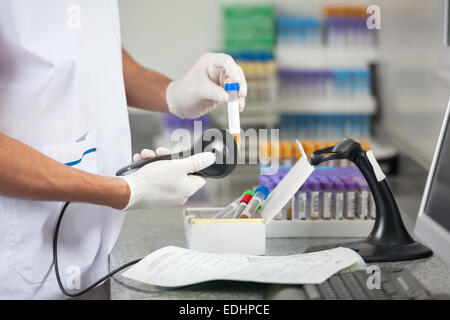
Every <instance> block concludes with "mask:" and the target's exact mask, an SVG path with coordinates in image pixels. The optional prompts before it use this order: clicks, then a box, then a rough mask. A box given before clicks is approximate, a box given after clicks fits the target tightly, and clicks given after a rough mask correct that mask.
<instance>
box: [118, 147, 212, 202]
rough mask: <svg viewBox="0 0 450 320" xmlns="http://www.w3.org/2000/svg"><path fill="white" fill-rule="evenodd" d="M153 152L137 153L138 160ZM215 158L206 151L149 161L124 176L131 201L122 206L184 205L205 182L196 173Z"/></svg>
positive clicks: (162, 150) (158, 150) (158, 152)
mask: <svg viewBox="0 0 450 320" xmlns="http://www.w3.org/2000/svg"><path fill="white" fill-rule="evenodd" d="M167 151H168V150H167V149H162V148H161V149H157V150H156V154H157V155H161V154H164V153H167ZM154 154H155V153H154V152H153V151H151V150H147V149H144V150H143V151H142V152H141V154H140V155H139V154H135V155H134V156H133V159H134V160H135V161H136V160H137V161H138V160H141V159H143V158H146V157H148V156H152V155H153V156H154ZM215 160H216V157H215V155H214V154H213V153H212V152H203V153H198V154H195V155H193V156H191V157H188V158H184V159H175V160H161V161H156V162H153V163H149V164H147V165H145V166H143V167H142V168H141V169H139V170H137V171H135V172H133V173H130V174H129V175H126V176H124V177H122V178H123V179H125V181H126V182H127V183H128V185H129V186H130V191H131V192H130V200H129V201H128V205H127V206H126V207H125V208H124V209H123V210H124V211H126V210H132V209H147V208H157V207H169V206H174V205H182V204H184V203H185V202H186V201H187V199H188V198H189V197H190V196H191V195H193V194H194V193H195V192H197V190H199V189H200V188H201V187H203V186H204V185H205V183H206V178H204V177H202V176H199V175H193V174H190V173H194V172H197V171H200V170H202V169H204V168H207V167H209V166H210V165H212V164H213V163H214V161H215Z"/></svg>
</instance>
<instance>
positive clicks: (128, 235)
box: [110, 157, 450, 300]
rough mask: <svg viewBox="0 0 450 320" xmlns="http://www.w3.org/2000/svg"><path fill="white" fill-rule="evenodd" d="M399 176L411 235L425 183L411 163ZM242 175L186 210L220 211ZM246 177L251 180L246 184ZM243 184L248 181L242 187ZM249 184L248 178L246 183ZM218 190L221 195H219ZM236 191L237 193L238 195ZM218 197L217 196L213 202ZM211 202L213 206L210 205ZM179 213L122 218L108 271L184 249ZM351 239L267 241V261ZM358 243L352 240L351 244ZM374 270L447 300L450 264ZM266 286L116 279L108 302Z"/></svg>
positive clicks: (433, 260)
mask: <svg viewBox="0 0 450 320" xmlns="http://www.w3.org/2000/svg"><path fill="white" fill-rule="evenodd" d="M401 159H402V163H401V165H400V167H401V171H400V174H398V175H396V176H391V177H388V179H387V181H388V183H389V185H390V187H391V189H392V191H393V193H394V195H395V197H396V200H397V203H398V206H399V208H400V211H401V213H402V217H403V220H404V223H405V225H406V227H407V229H408V231H409V232H410V233H411V234H412V230H413V229H414V224H415V220H416V217H417V212H418V210H419V205H420V201H421V196H422V192H423V188H424V185H425V181H426V171H425V170H424V169H422V168H421V167H419V166H418V165H416V164H415V163H413V162H412V161H410V160H408V159H405V158H404V157H403V158H401ZM238 170H245V173H243V174H239V173H236V172H235V173H234V174H233V175H232V176H231V177H230V178H227V180H224V181H223V182H219V181H213V182H209V183H208V186H207V192H208V193H209V197H208V198H209V199H210V200H206V201H203V202H202V203H200V204H198V203H197V204H193V203H190V204H187V205H186V206H191V207H192V206H217V205H225V204H227V203H228V202H229V201H231V199H233V195H230V194H225V193H224V192H223V189H226V190H233V188H232V185H233V184H236V185H240V186H241V187H240V189H243V188H244V189H245V188H246V186H247V185H248V186H251V185H252V184H255V183H256V178H257V175H258V169H257V167H256V166H253V167H252V166H246V168H245V169H242V168H241V169H238ZM248 177H254V181H249V178H248ZM242 179H247V180H245V181H246V183H247V184H246V185H245V186H244V187H242V185H243V184H242V183H243V182H242ZM250 179H251V178H250ZM221 187H222V190H221V189H220V188H221ZM240 189H238V190H240ZM218 194H220V195H221V196H217V195H218ZM211 199H212V200H211ZM183 208H184V207H177V208H167V209H153V210H136V211H130V212H128V213H127V216H126V218H125V222H124V225H123V228H122V232H121V234H120V236H119V239H118V241H117V243H116V246H115V248H114V250H113V252H112V253H111V257H110V258H111V259H110V260H111V269H113V268H115V267H117V266H119V265H121V264H123V263H126V262H128V261H131V260H133V259H136V258H140V257H144V256H146V255H148V254H149V253H151V252H153V251H155V250H157V249H159V248H162V247H164V246H169V245H170V246H179V247H186V242H185V233H184V225H183V220H182V215H181V213H182V210H183ZM352 240H355V238H353V239H352V238H345V239H342V238H341V239H335V238H334V239H333V238H327V239H325V238H314V239H311V238H310V239H308V238H285V239H272V238H269V239H267V241H266V254H267V255H290V254H298V253H301V252H303V250H304V249H306V248H307V247H310V246H312V245H319V244H328V243H330V244H331V243H342V242H344V241H345V242H347V241H352ZM356 240H357V239H356ZM377 264H378V265H379V266H381V267H383V266H389V267H390V266H401V267H403V268H406V269H407V270H409V271H410V272H411V273H412V274H413V275H414V276H416V277H417V278H418V279H419V280H420V281H421V282H422V283H423V284H424V286H425V287H426V288H428V289H429V290H430V291H431V292H432V293H447V294H450V264H448V263H446V262H445V261H443V260H442V259H441V258H440V257H439V256H437V255H436V254H434V255H433V256H432V257H430V258H427V259H421V260H415V261H405V262H395V263H377ZM265 288H267V285H264V284H256V283H245V282H231V281H214V282H209V283H204V284H200V285H195V286H190V287H185V288H180V289H161V288H156V287H154V286H150V285H144V284H141V283H138V282H135V281H132V280H128V279H125V278H123V277H121V276H120V275H119V276H116V277H115V278H114V279H113V280H112V281H111V298H112V299H239V300H241V299H262V298H263V293H264V290H265Z"/></svg>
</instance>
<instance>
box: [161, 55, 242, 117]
mask: <svg viewBox="0 0 450 320" xmlns="http://www.w3.org/2000/svg"><path fill="white" fill-rule="evenodd" d="M233 82H238V83H239V109H240V111H242V110H243V109H244V106H245V97H246V96H247V82H246V80H245V76H244V72H243V71H242V68H241V67H240V66H239V65H237V64H236V62H234V60H233V58H232V57H231V56H229V55H227V54H224V53H211V52H209V53H205V54H204V55H202V56H201V57H200V59H199V60H198V61H197V63H196V64H195V65H194V66H193V67H192V68H191V69H190V70H189V71H188V72H187V73H186V74H185V75H184V76H183V77H182V78H181V79H179V80H175V81H172V82H171V83H170V84H169V86H168V87H167V90H166V100H167V105H168V107H169V111H170V113H172V114H174V115H176V116H178V117H180V118H189V119H195V118H198V117H201V116H202V115H204V114H206V113H208V112H209V111H211V110H212V109H214V108H215V107H216V106H217V105H218V104H219V103H222V102H227V101H228V93H227V92H226V91H225V89H224V87H225V83H233Z"/></svg>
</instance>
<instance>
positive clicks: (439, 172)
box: [414, 101, 450, 262]
mask: <svg viewBox="0 0 450 320" xmlns="http://www.w3.org/2000/svg"><path fill="white" fill-rule="evenodd" d="M449 113H450V101H449V104H448V105H447V110H446V112H445V117H444V123H443V125H442V128H441V133H440V135H439V140H438V143H437V146H436V151H435V153H434V157H433V162H432V164H431V168H430V172H429V174H428V179H427V183H426V185H425V191H424V193H423V197H422V203H421V205H420V209H419V216H418V218H417V222H416V227H415V229H414V233H415V234H416V235H417V236H418V237H419V238H420V239H421V240H422V241H423V242H424V243H425V244H427V245H428V246H429V247H431V248H432V249H433V251H434V252H435V253H437V254H438V255H439V256H441V257H443V258H444V259H445V260H447V261H449V262H450V124H449Z"/></svg>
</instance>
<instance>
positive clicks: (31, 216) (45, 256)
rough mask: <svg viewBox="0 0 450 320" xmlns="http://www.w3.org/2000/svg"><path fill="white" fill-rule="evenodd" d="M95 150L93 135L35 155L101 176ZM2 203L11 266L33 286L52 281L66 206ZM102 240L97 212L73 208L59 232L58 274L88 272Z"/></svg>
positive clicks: (92, 208)
mask: <svg viewBox="0 0 450 320" xmlns="http://www.w3.org/2000/svg"><path fill="white" fill-rule="evenodd" d="M96 147H97V146H96V139H95V134H94V133H93V132H90V133H88V134H86V135H84V136H82V138H80V139H79V140H77V142H74V143H69V144H64V145H57V146H50V147H42V148H37V149H38V150H39V151H40V152H42V153H44V154H45V155H47V156H48V157H50V158H53V159H54V160H56V161H58V162H61V163H64V164H66V165H68V166H72V167H74V168H77V169H80V170H84V171H88V172H91V173H97V170H98V168H97V167H98V165H97V152H96V150H97V149H96ZM1 202H3V205H4V208H3V212H4V213H5V215H4V217H5V222H6V223H7V224H8V235H7V237H8V239H9V244H10V250H9V251H10V261H11V264H12V265H13V267H14V268H15V270H16V271H17V272H19V273H20V274H21V275H22V276H23V277H24V278H25V279H26V280H27V281H28V282H30V283H39V282H43V281H47V280H50V279H53V278H54V277H55V273H54V268H53V255H52V248H53V243H52V240H53V233H54V228H55V224H56V220H57V217H58V215H59V212H60V210H61V208H62V206H63V205H64V203H62V202H57V201H29V200H21V199H13V198H6V197H3V198H2V200H1ZM1 202H0V203H1ZM100 236H101V229H100V217H99V216H98V215H96V214H95V206H94V205H88V204H79V203H76V204H71V205H70V206H69V208H68V210H67V212H66V214H65V215H64V219H63V222H62V224H61V229H60V232H59V243H58V258H59V267H60V273H61V274H62V275H64V274H65V273H66V271H68V270H72V271H71V272H73V268H74V267H78V268H79V269H80V272H82V271H83V270H84V269H85V268H86V267H88V266H90V265H91V264H92V262H93V261H94V259H95V257H96V255H97V253H98V250H99V247H100ZM69 267H70V268H71V269H69Z"/></svg>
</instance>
